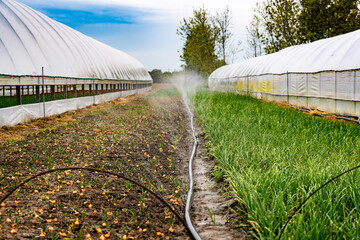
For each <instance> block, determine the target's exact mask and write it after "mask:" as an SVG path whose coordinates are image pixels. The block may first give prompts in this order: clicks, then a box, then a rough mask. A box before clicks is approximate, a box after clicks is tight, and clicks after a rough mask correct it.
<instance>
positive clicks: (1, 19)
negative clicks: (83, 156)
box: [0, 0, 153, 127]
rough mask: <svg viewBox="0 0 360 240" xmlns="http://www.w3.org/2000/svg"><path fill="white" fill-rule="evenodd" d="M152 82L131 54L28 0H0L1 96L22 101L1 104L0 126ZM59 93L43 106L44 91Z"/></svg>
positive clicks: (105, 98)
mask: <svg viewBox="0 0 360 240" xmlns="http://www.w3.org/2000/svg"><path fill="white" fill-rule="evenodd" d="M152 82H153V81H152V79H151V76H150V75H149V73H148V72H147V71H146V69H145V68H144V66H143V65H142V64H141V63H140V62H139V61H138V60H136V59H135V58H133V57H131V56H130V55H128V54H126V53H124V52H122V51H120V50H117V49H114V48H112V47H110V46H107V45H105V44H103V43H101V42H99V41H97V40H95V39H92V38H90V37H88V36H86V35H84V34H82V33H80V32H78V31H76V30H74V29H72V28H70V27H68V26H66V25H64V24H62V23H59V22H57V21H55V20H52V19H50V18H49V17H47V16H45V15H44V14H42V13H40V12H38V11H36V10H34V9H32V8H30V7H28V6H26V5H24V4H21V3H18V2H16V1H13V0H0V96H2V97H12V96H13V97H15V96H16V100H17V104H18V106H15V107H6V108H0V127H1V126H5V125H16V124H18V123H20V122H26V121H29V120H32V119H36V118H39V117H42V116H50V115H54V114H60V113H62V112H65V111H69V110H75V109H79V108H82V107H86V106H89V105H92V104H96V103H102V102H105V101H109V100H113V99H115V98H117V97H121V96H125V95H126V96H127V95H130V94H136V93H138V92H143V91H147V90H149V89H150V88H151V86H152ZM59 93H61V95H63V97H62V98H63V99H62V100H59V101H49V102H46V104H43V105H41V104H40V101H42V97H43V95H45V94H47V95H49V96H51V100H55V99H58V98H57V95H58V94H59ZM25 95H29V96H31V95H33V96H36V103H34V104H22V103H23V102H22V99H23V97H24V96H25ZM69 95H71V99H70V97H69ZM80 95H82V96H83V97H81V98H77V97H78V96H80Z"/></svg>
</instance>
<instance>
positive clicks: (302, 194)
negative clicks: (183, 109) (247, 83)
mask: <svg viewBox="0 0 360 240" xmlns="http://www.w3.org/2000/svg"><path fill="white" fill-rule="evenodd" d="M193 104H194V107H195V111H196V114H197V116H198V118H199V120H200V122H201V124H202V127H203V128H204V131H205V132H206V134H207V135H208V137H209V139H210V147H209V148H210V153H211V154H212V155H213V156H214V157H215V161H216V163H217V166H216V168H215V171H214V174H215V177H217V178H221V177H224V178H225V179H226V181H228V183H229V185H230V187H231V189H232V192H233V196H234V198H235V199H236V200H237V201H238V202H239V203H241V205H242V206H243V207H242V208H241V209H239V210H238V211H239V218H242V219H243V220H244V221H245V222H246V223H247V224H248V227H249V228H250V229H251V233H252V234H253V235H254V236H255V237H256V238H259V239H275V238H276V237H277V236H278V234H279V232H280V229H281V227H282V225H283V224H284V223H285V222H286V220H287V218H288V217H289V216H290V215H291V214H292V213H293V210H294V209H295V207H297V206H298V205H299V203H300V202H301V201H302V200H304V199H305V198H306V197H307V196H308V195H309V194H310V193H311V192H312V191H314V190H315V189H316V188H317V187H319V186H320V185H321V184H323V183H324V182H326V181H327V180H328V179H330V178H331V177H332V176H335V175H337V174H338V173H340V172H342V171H344V170H346V169H349V168H351V167H354V166H356V165H357V164H359V159H360V138H359V136H360V128H359V126H357V125H351V124H347V123H338V122H331V121H328V120H326V119H322V118H318V117H312V116H308V115H305V114H303V113H300V112H297V111H295V110H292V109H287V108H281V107H278V106H275V105H273V104H270V103H266V102H262V101H259V100H255V99H253V98H250V97H246V96H239V95H234V94H228V93H216V92H209V91H202V92H199V93H197V94H196V95H195V96H194V98H193ZM359 179H360V172H359V171H354V172H352V173H349V174H347V175H345V176H343V177H342V178H340V179H338V180H336V181H335V182H334V183H331V184H330V185H329V186H327V187H326V188H325V189H322V190H321V191H320V192H318V193H317V194H316V195H315V196H314V197H313V198H312V199H311V200H310V201H309V202H307V203H306V205H305V206H304V207H303V208H302V210H301V211H300V212H298V213H297V214H296V215H295V217H294V218H293V220H292V221H291V222H290V224H289V226H288V227H287V229H286V231H285V234H284V235H283V238H282V239H359V236H360V222H359V221H360V211H359V209H360V182H359Z"/></svg>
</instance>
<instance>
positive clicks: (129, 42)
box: [20, 0, 258, 70]
mask: <svg viewBox="0 0 360 240" xmlns="http://www.w3.org/2000/svg"><path fill="white" fill-rule="evenodd" d="M20 1H21V2H24V3H25V4H29V5H31V6H39V8H46V7H54V8H66V9H74V10H81V7H84V6H86V5H87V6H88V5H95V6H120V7H129V8H133V9H134V10H138V11H139V12H140V13H141V12H144V13H150V14H144V15H141V14H140V15H139V16H136V18H137V22H138V24H140V25H141V24H142V25H143V28H141V26H137V27H135V26H128V27H129V28H128V29H126V28H123V29H122V30H121V31H120V30H119V31H120V32H122V34H123V35H125V36H126V38H124V37H122V40H121V41H119V37H120V35H119V34H118V33H115V32H112V34H110V35H109V34H107V33H106V32H105V31H104V30H99V31H97V32H95V31H94V32H91V30H90V28H91V26H87V29H81V27H80V29H78V30H80V31H82V30H85V31H84V33H85V34H89V33H91V34H90V35H91V36H92V37H94V38H96V39H98V40H100V41H104V42H106V43H108V44H110V45H112V46H114V47H116V48H118V49H120V50H123V51H125V52H128V53H130V54H132V55H133V56H134V57H137V58H138V59H139V60H140V61H141V62H143V63H144V65H145V66H146V67H147V68H148V69H149V70H150V69H151V68H161V69H163V70H167V69H170V70H173V69H180V65H181V62H180V59H179V55H180V54H179V53H178V51H181V41H180V38H179V36H177V35H176V29H177V28H178V27H179V25H180V22H181V20H182V19H183V18H188V17H191V16H192V12H193V9H194V8H199V7H204V8H206V9H208V10H209V11H210V12H211V13H215V12H216V11H221V10H223V9H224V8H225V7H226V6H228V7H229V9H230V10H231V12H232V18H233V20H232V22H233V24H232V31H233V33H234V40H235V41H238V40H241V41H242V42H243V47H245V45H246V26H247V25H248V23H249V22H250V21H251V18H252V15H253V10H252V8H254V7H255V6H256V2H257V1H258V0H206V1H205V0H47V1H43V0H20ZM64 6H66V7H64ZM150 25H151V26H153V27H152V30H153V31H146V30H144V28H147V27H148V26H150ZM157 26H162V27H161V28H159V27H157ZM164 26H166V27H164ZM84 27H85V28H86V26H84ZM130 27H134V28H133V29H130ZM155 34H156V35H157V36H156V39H154V37H153V35H155ZM134 39H135V40H134ZM169 43H171V44H169ZM239 58H240V60H241V57H239Z"/></svg>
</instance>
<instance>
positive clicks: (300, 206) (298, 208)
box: [277, 165, 360, 240]
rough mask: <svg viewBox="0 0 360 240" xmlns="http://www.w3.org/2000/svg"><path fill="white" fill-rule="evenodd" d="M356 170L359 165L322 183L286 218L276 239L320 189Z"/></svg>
mask: <svg viewBox="0 0 360 240" xmlns="http://www.w3.org/2000/svg"><path fill="white" fill-rule="evenodd" d="M358 168H360V165H359V166H356V167H353V168H351V169H348V170H346V171H344V172H342V173H340V174H339V175H337V176H335V177H333V178H331V179H330V180H328V181H327V182H326V183H324V184H323V185H321V186H320V187H318V188H317V189H316V190H315V191H313V192H312V193H311V194H310V195H309V196H308V197H307V198H306V199H305V200H304V201H303V202H302V203H301V204H300V205H299V206H298V207H297V208H296V209H295V211H294V213H293V214H292V215H291V216H290V217H289V218H288V220H287V222H286V223H285V225H284V226H283V227H282V229H281V232H280V235H279V237H278V238H277V239H279V240H280V239H281V237H282V235H283V233H284V232H285V229H286V227H287V225H288V224H289V222H290V220H291V219H292V218H293V217H294V215H295V214H296V213H297V212H298V211H299V210H300V209H301V208H302V206H303V205H304V204H305V203H306V202H307V201H308V200H309V199H310V198H311V197H312V196H314V195H315V194H316V193H317V192H318V191H319V190H320V189H322V188H323V187H325V186H326V185H328V184H329V183H331V182H332V181H334V180H335V179H337V178H339V177H341V176H342V175H344V174H346V173H348V172H351V171H353V170H355V169H358Z"/></svg>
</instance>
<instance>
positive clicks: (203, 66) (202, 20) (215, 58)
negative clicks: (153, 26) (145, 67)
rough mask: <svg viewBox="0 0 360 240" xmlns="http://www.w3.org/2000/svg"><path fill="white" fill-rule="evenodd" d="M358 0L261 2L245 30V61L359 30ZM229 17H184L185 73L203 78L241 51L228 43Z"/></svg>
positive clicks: (200, 13)
mask: <svg viewBox="0 0 360 240" xmlns="http://www.w3.org/2000/svg"><path fill="white" fill-rule="evenodd" d="M359 5H360V0H263V1H260V2H258V3H257V5H256V7H255V8H254V15H253V18H252V21H251V23H250V24H249V26H247V35H248V36H247V37H248V39H247V49H246V56H245V57H246V58H250V57H257V56H260V55H264V54H269V53H274V52H277V51H279V50H281V49H284V48H287V47H290V46H293V45H298V44H303V43H309V42H313V41H316V40H319V39H323V38H329V37H334V36H337V35H341V34H345V33H348V32H351V31H354V30H357V29H360V11H359V7H360V6H359ZM231 25H232V16H231V11H230V10H229V8H228V7H226V8H225V9H224V10H223V11H221V12H217V13H216V14H214V15H212V14H210V13H209V11H208V10H207V9H205V8H204V7H202V8H198V9H194V10H193V16H192V17H190V18H184V19H183V20H182V21H181V23H180V27H179V28H178V29H177V34H178V35H179V36H180V37H181V38H182V40H183V41H184V45H183V49H182V54H181V56H180V58H181V60H182V61H183V62H184V65H183V67H184V69H185V70H191V71H195V72H197V73H200V74H201V75H202V76H204V77H207V76H209V75H210V74H211V72H212V71H214V70H215V69H216V68H218V67H220V66H222V65H225V64H228V63H231V62H230V61H229V57H230V56H231V55H234V54H235V53H236V52H237V51H240V49H239V48H238V47H237V46H235V45H234V44H233V41H232V39H231V38H232V36H233V34H232V32H231V30H232V28H231Z"/></svg>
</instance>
